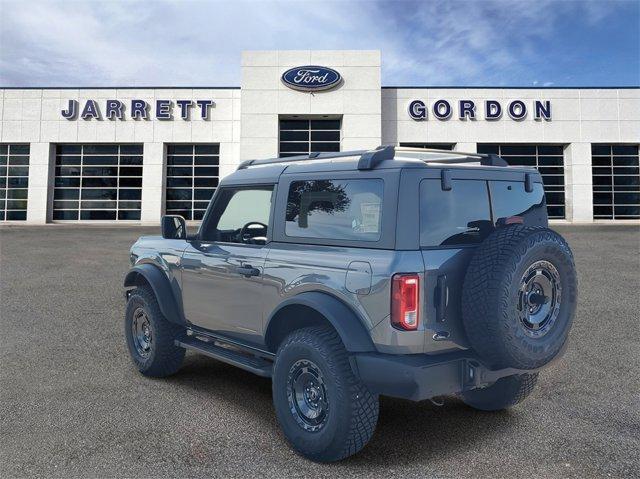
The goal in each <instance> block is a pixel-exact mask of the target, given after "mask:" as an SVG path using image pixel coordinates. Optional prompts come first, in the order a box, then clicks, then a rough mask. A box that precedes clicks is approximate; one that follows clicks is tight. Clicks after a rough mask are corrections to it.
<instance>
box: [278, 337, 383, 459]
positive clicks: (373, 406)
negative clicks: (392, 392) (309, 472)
mask: <svg viewBox="0 0 640 479" xmlns="http://www.w3.org/2000/svg"><path fill="white" fill-rule="evenodd" d="M273 403H274V407H275V410H276V415H277V417H278V421H279V423H280V427H281V428H282V431H283V433H284V435H285V437H286V439H287V441H288V442H289V443H290V444H291V446H292V447H293V449H295V450H296V451H297V452H298V453H300V454H301V455H303V456H305V457H307V458H309V459H311V460H313V461H318V462H331V461H338V460H340V459H343V458H345V457H348V456H351V455H353V454H355V453H357V452H358V451H360V450H361V449H362V448H363V447H364V446H365V445H366V444H367V442H368V441H369V439H370V438H371V436H372V435H373V431H374V430H375V427H376V423H377V421H378V396H377V395H374V394H372V393H371V392H370V391H369V390H368V389H367V388H366V387H365V386H364V384H362V383H361V382H360V380H359V379H358V378H357V377H356V376H355V375H354V373H353V371H352V369H351V366H350V364H349V358H348V355H347V351H346V349H345V348H344V345H343V344H342V341H341V340H340V337H339V336H338V334H337V333H336V332H335V330H333V329H332V328H330V327H312V328H305V329H300V330H297V331H294V332H293V333H291V334H290V335H289V336H288V337H287V338H286V339H285V340H284V341H283V342H282V345H281V346H280V348H279V349H278V354H277V356H276V361H275V364H274V368H273Z"/></svg>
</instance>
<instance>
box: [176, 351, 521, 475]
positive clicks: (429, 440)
mask: <svg viewBox="0 0 640 479" xmlns="http://www.w3.org/2000/svg"><path fill="white" fill-rule="evenodd" d="M169 380H170V381H171V382H174V383H176V384H178V385H179V386H180V387H181V388H182V387H190V388H193V389H194V390H196V391H197V392H198V394H201V395H204V396H206V398H207V399H210V400H211V401H217V402H218V403H219V404H223V405H229V406H230V407H233V408H236V409H237V408H242V409H243V414H246V415H248V416H249V417H250V420H251V421H255V427H256V428H274V430H275V431H276V433H277V434H278V436H279V437H280V438H281V441H282V447H288V445H287V444H286V441H285V439H284V437H283V436H282V433H281V432H280V430H279V428H278V427H277V420H276V417H275V412H274V410H273V404H272V400H271V381H270V380H269V379H265V378H261V377H258V376H255V375H253V374H251V373H249V372H246V371H243V370H240V369H238V368H235V367H233V366H230V365H227V364H224V363H221V362H218V361H216V360H213V359H210V358H205V357H201V356H195V355H190V356H187V359H186V360H185V365H184V366H183V368H182V369H181V370H180V372H179V373H178V374H177V375H175V376H173V377H172V378H170V379H169ZM244 398H246V400H243V399H244ZM517 422H518V418H517V415H514V414H511V413H510V412H508V411H505V412H497V413H486V412H481V411H476V410H473V409H471V408H469V407H468V406H466V405H465V404H464V403H462V402H461V401H460V400H459V399H457V398H455V397H447V398H445V399H444V405H443V406H436V405H434V404H433V403H431V402H430V401H422V402H419V403H416V402H412V401H406V400H402V399H395V398H389V397H381V398H380V415H379V419H378V426H377V428H376V432H375V434H374V435H373V438H372V439H371V441H370V442H369V444H368V445H367V446H366V447H365V448H364V450H362V451H361V452H360V453H359V454H357V455H355V456H353V457H351V458H348V459H346V460H345V461H342V462H339V463H336V464H333V465H332V466H331V467H337V468H338V469H339V468H340V464H344V465H349V467H354V466H355V467H360V466H362V467H363V468H366V469H367V470H369V471H370V470H371V466H372V465H377V466H380V467H381V468H382V467H385V468H388V467H389V466H394V465H399V466H400V465H407V464H410V463H413V462H421V463H424V462H425V461H429V460H430V459H433V460H436V459H437V460H443V459H446V458H447V457H451V458H454V457H456V456H459V455H460V454H461V453H462V452H463V451H467V450H468V449H469V448H473V447H474V444H475V443H481V442H486V441H488V440H490V439H491V437H493V436H496V435H501V434H502V432H503V431H504V430H506V429H510V428H513V427H514V424H515V423H517Z"/></svg>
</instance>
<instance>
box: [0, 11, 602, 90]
mask: <svg viewBox="0 0 640 479" xmlns="http://www.w3.org/2000/svg"><path fill="white" fill-rule="evenodd" d="M583 6H584V11H582V10H583V8H582V7H583ZM0 7H1V8H2V10H1V12H0V84H4V85H7V86H9V85H21V86H29V85H32V86H33V85H62V86H65V85H69V86H75V85H79V86H88V85H100V86H110V85H167V86H171V85H175V86H191V85H211V86H213V85H239V83H240V78H239V76H240V67H239V63H240V52H241V51H242V50H251V49H254V50H258V49H325V48H326V49H380V50H382V54H383V84H447V83H448V84H495V85H500V84H505V83H514V82H522V81H525V82H526V83H531V79H530V78H529V79H526V78H523V76H522V74H521V73H522V71H526V72H527V73H533V72H531V71H530V69H531V64H532V63H533V62H540V61H541V60H540V58H539V57H540V54H539V52H538V51H537V49H536V44H537V43H538V42H539V41H540V40H541V39H543V38H545V37H548V36H549V35H551V34H552V32H553V30H554V28H555V20H556V19H558V18H560V17H561V16H563V15H569V14H573V15H578V14H581V15H584V16H585V18H587V19H588V21H590V22H598V21H601V20H602V18H603V17H604V16H606V15H607V10H606V9H603V8H602V7H601V6H600V5H599V4H597V3H586V4H585V3H577V2H552V1H551V0H541V1H531V2H516V3H511V2H509V3H506V2H503V3H500V2H498V3H495V2H416V3H412V2H404V1H398V2H387V3H374V2H266V1H263V2H258V1H254V2H239V1H236V2H219V1H216V2H205V1H201V2H194V1H174V2H164V1H163V2H160V1H157V2H145V3H142V2H129V1H117V2H99V1H66V2H61V1H50V2H39V1H4V2H3V3H2V4H0Z"/></svg>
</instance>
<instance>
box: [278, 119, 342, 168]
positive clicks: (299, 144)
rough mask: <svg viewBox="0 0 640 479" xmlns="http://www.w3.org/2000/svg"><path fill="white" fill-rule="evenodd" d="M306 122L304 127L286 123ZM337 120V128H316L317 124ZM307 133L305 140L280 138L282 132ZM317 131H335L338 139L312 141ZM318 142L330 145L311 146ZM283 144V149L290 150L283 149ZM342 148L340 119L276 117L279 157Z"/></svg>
mask: <svg viewBox="0 0 640 479" xmlns="http://www.w3.org/2000/svg"><path fill="white" fill-rule="evenodd" d="M303 122H306V128H304V129H302V128H295V129H294V128H293V127H287V123H297V124H302V123H303ZM335 122H337V123H338V124H337V128H335V127H332V128H317V126H322V125H326V126H327V127H328V126H329V124H330V123H335ZM300 132H306V133H307V140H284V139H282V134H283V133H300ZM319 132H331V133H337V136H338V140H337V141H335V140H333V141H331V140H318V141H314V138H313V137H314V133H319ZM318 144H326V145H331V146H332V147H331V148H313V146H314V145H318ZM283 146H285V147H286V148H285V149H287V150H288V149H290V148H292V149H291V150H290V151H283ZM341 149H342V119H341V118H336V119H328V118H295V119H288V118H279V119H278V156H279V157H280V158H285V157H288V156H296V155H308V154H310V153H312V152H321V153H322V152H338V151H341Z"/></svg>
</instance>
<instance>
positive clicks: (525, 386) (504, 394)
mask: <svg viewBox="0 0 640 479" xmlns="http://www.w3.org/2000/svg"><path fill="white" fill-rule="evenodd" d="M536 382H538V373H534V374H519V375H515V376H507V377H504V378H500V379H498V380H497V381H496V382H495V383H494V384H492V385H491V386H489V387H486V388H482V389H472V390H471V391H465V392H463V393H461V394H460V397H461V399H462V400H463V401H464V403H465V404H466V405H468V406H471V407H472V408H474V409H479V410H481V411H501V410H503V409H507V408H510V407H512V406H515V405H516V404H518V403H520V402H522V401H524V400H525V399H526V398H527V396H529V394H531V392H532V391H533V388H534V386H535V385H536Z"/></svg>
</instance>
